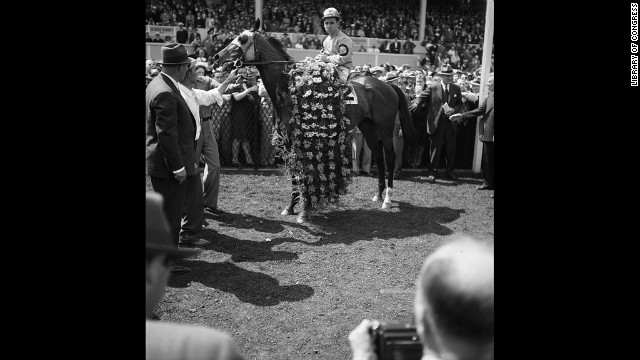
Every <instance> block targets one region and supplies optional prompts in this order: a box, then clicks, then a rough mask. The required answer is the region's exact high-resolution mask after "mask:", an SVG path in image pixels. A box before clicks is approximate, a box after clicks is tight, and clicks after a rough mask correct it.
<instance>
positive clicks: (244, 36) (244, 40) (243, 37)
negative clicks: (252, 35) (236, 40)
mask: <svg viewBox="0 0 640 360" xmlns="http://www.w3.org/2000/svg"><path fill="white" fill-rule="evenodd" d="M248 40H249V37H248V36H247V35H241V36H240V44H242V45H244V44H246V43H247V41H248Z"/></svg>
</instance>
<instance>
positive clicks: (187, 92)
mask: <svg viewBox="0 0 640 360" xmlns="http://www.w3.org/2000/svg"><path fill="white" fill-rule="evenodd" d="M178 89H180V94H182V97H183V98H184V101H186V102H187V105H188V106H189V110H190V111H191V114H192V115H193V117H194V118H195V119H196V140H198V138H200V107H199V106H198V103H197V102H196V99H195V94H194V93H193V90H192V89H189V88H187V87H186V86H184V85H182V84H178Z"/></svg>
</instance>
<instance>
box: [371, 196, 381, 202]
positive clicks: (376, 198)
mask: <svg viewBox="0 0 640 360" xmlns="http://www.w3.org/2000/svg"><path fill="white" fill-rule="evenodd" d="M381 198H382V196H378V195H375V196H374V197H373V199H371V201H380V199H381Z"/></svg>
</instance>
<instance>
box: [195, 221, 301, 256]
mask: <svg viewBox="0 0 640 360" xmlns="http://www.w3.org/2000/svg"><path fill="white" fill-rule="evenodd" d="M212 234H215V232H214V231H212V230H209V229H203V232H202V235H203V236H202V237H203V238H204V239H208V240H211V244H210V245H208V246H206V247H205V249H206V250H213V251H216V252H219V253H225V254H230V255H231V260H233V261H235V262H248V261H253V262H262V261H291V260H297V259H298V254H296V253H292V252H288V251H277V250H275V251H274V250H272V249H271V248H272V247H274V246H276V245H279V244H282V243H285V242H299V243H303V244H307V245H311V244H312V243H309V242H305V241H302V240H296V239H293V238H275V239H273V241H269V242H266V241H265V242H259V241H249V240H238V239H236V238H234V237H230V236H226V235H221V234H215V235H213V236H212Z"/></svg>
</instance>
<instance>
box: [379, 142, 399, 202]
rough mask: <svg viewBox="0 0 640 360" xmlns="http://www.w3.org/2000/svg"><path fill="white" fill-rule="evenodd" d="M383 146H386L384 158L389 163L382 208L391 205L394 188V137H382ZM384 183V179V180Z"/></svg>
mask: <svg viewBox="0 0 640 360" xmlns="http://www.w3.org/2000/svg"><path fill="white" fill-rule="evenodd" d="M382 146H384V160H385V163H386V165H387V179H388V180H387V183H388V186H387V192H386V194H385V197H384V202H383V203H382V208H383V209H387V208H390V207H391V193H392V191H393V190H392V189H393V169H394V167H395V159H396V153H395V151H394V149H393V137H385V138H384V139H382ZM382 181H383V184H384V179H383V180H382Z"/></svg>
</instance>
